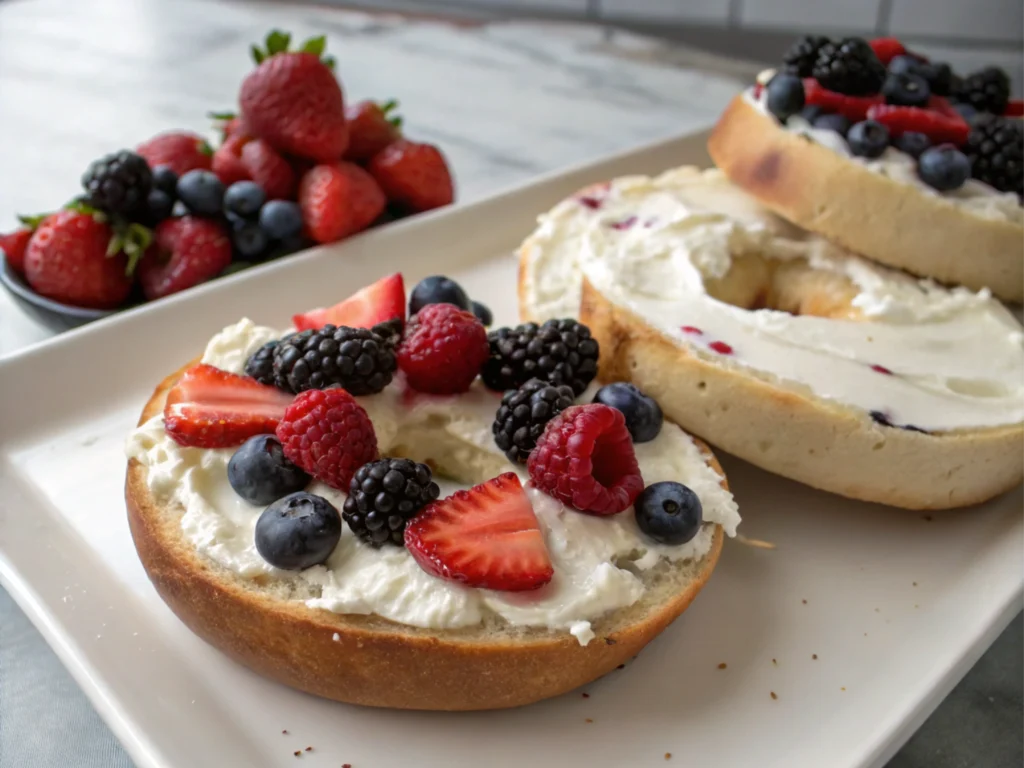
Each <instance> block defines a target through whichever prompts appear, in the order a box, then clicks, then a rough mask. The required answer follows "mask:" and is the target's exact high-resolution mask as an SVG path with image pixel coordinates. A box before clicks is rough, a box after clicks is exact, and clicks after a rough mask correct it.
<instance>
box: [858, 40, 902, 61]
mask: <svg viewBox="0 0 1024 768" xmlns="http://www.w3.org/2000/svg"><path fill="white" fill-rule="evenodd" d="M868 45H870V46H871V50H873V51H874V52H875V56H877V57H878V60H879V61H880V62H882V63H883V64H885V66H889V62H890V61H892V60H893V59H895V58H896V57H897V56H903V55H905V54H906V52H907V49H906V48H905V47H904V45H903V43H901V42H900V41H899V40H897V39H896V38H895V37H876V38H875V39H874V40H869V41H868Z"/></svg>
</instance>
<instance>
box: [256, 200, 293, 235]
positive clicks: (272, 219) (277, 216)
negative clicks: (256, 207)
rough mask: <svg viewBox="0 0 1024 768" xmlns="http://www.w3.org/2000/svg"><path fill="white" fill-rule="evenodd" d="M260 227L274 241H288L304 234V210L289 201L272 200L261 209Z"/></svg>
mask: <svg viewBox="0 0 1024 768" xmlns="http://www.w3.org/2000/svg"><path fill="white" fill-rule="evenodd" d="M260 226H261V227H263V231H264V232H266V233H267V236H268V237H270V239H272V240H287V239H289V238H293V237H297V236H298V235H299V234H300V233H301V232H302V209H300V208H299V204H298V203H293V202H290V201H288V200H271V201H269V202H268V203H266V204H264V206H263V207H262V208H260Z"/></svg>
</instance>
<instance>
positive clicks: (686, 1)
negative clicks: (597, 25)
mask: <svg viewBox="0 0 1024 768" xmlns="http://www.w3.org/2000/svg"><path fill="white" fill-rule="evenodd" d="M600 8H601V14H602V16H604V17H605V18H608V19H628V20H630V21H670V22H679V23H684V24H685V23H694V22H696V23H698V24H723V25H724V24H725V23H726V22H727V21H728V20H729V0H601V5H600Z"/></svg>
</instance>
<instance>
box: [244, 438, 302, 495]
mask: <svg viewBox="0 0 1024 768" xmlns="http://www.w3.org/2000/svg"><path fill="white" fill-rule="evenodd" d="M228 482H229V483H231V487H232V488H234V489H235V493H237V494H238V495H239V496H241V497H242V498H243V499H245V500H246V501H248V502H249V503H250V504H255V505H256V506H260V507H265V506H266V505H267V504H270V503H272V502H274V501H277V500H278V499H280V498H282V497H283V496H287V495H288V494H289V493H295V492H296V491H301V490H302V489H303V488H305V487H306V485H308V484H309V475H307V474H306V473H305V472H303V471H302V470H301V469H299V468H298V467H297V466H295V465H294V464H292V463H291V462H290V461H288V459H286V458H285V457H284V449H283V448H281V441H279V440H278V439H277V438H276V437H274V436H273V435H256V437H250V438H249V439H248V440H246V441H245V442H244V443H242V445H241V447H240V448H239V449H238V450H237V451H235V455H234V456H232V457H231V461H229V462H228Z"/></svg>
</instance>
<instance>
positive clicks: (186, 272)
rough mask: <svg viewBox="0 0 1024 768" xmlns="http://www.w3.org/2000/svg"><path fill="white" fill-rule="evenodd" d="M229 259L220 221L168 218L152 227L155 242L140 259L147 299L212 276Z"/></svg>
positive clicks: (224, 234)
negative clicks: (154, 227)
mask: <svg viewBox="0 0 1024 768" xmlns="http://www.w3.org/2000/svg"><path fill="white" fill-rule="evenodd" d="M191 173H205V171H191ZM187 175H188V174H186V176H187ZM230 263H231V240H230V239H229V238H228V234H227V231H226V230H225V227H224V225H223V224H222V223H221V222H219V221H214V220H213V219H200V218H196V217H195V216H182V217H181V218H176V219H167V220H166V221H163V222H161V223H160V225H159V226H158V227H157V228H156V229H155V230H153V244H152V245H151V246H150V248H149V249H148V250H147V251H146V255H145V256H144V257H143V259H142V261H141V262H139V269H138V273H139V283H141V285H142V292H143V293H144V294H145V295H146V298H147V299H158V298H160V297H161V296H167V295H169V294H172V293H177V292H178V291H183V290H185V289H186V288H191V287H192V286H193V285H198V284H199V283H202V282H205V281H207V280H210V279H211V278H214V277H216V276H217V275H219V274H220V273H221V272H223V271H224V269H225V268H226V267H227V266H228V264H230Z"/></svg>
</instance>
